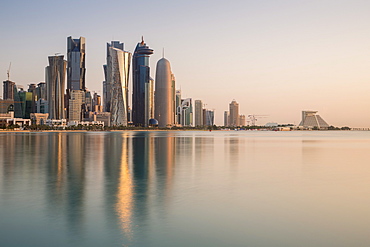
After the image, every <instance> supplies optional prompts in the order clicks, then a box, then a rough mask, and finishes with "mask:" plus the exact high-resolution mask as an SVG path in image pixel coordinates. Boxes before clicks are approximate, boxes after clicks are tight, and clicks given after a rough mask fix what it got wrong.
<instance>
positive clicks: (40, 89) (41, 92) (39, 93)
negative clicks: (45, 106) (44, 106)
mask: <svg viewBox="0 0 370 247" xmlns="http://www.w3.org/2000/svg"><path fill="white" fill-rule="evenodd" d="M36 97H37V100H39V99H44V100H46V83H45V82H40V83H38V84H37V88H36Z"/></svg>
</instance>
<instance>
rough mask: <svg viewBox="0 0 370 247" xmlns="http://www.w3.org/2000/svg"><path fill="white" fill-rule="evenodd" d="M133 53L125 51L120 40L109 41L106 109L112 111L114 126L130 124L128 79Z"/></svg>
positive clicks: (106, 72) (106, 70)
mask: <svg viewBox="0 0 370 247" xmlns="http://www.w3.org/2000/svg"><path fill="white" fill-rule="evenodd" d="M130 62H131V53H130V52H127V51H124V44H123V43H120V42H119V41H112V42H111V43H110V44H109V43H107V65H106V66H104V70H105V71H104V72H105V76H106V78H105V93H106V96H107V99H104V100H105V105H104V106H105V110H106V111H108V112H110V113H111V115H110V117H111V121H110V124H111V125H113V126H119V125H123V126H127V124H128V80H129V71H130Z"/></svg>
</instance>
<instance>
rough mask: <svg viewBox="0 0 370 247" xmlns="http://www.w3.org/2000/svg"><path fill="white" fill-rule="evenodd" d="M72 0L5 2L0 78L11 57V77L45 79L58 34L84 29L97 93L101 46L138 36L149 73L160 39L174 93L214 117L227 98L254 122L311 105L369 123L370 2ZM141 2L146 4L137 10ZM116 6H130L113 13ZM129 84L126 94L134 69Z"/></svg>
mask: <svg viewBox="0 0 370 247" xmlns="http://www.w3.org/2000/svg"><path fill="white" fill-rule="evenodd" d="M70 3H72V2H70V1H66V2H64V3H53V4H50V3H47V2H43V1H35V2H32V3H30V2H25V1H17V2H13V3H11V2H9V3H8V2H7V3H4V6H3V8H2V9H1V10H0V14H1V17H0V20H1V23H2V24H1V26H0V30H1V33H3V34H5V36H6V38H4V39H2V40H1V41H0V47H2V48H1V54H2V58H1V59H0V75H2V79H1V80H3V81H4V80H6V79H7V76H6V71H7V69H8V67H9V63H10V62H11V63H12V67H11V71H10V80H12V81H14V82H15V83H16V84H17V85H23V86H25V87H26V86H27V84H30V83H32V82H34V83H38V82H40V81H45V75H44V68H45V66H47V65H48V61H47V59H48V56H50V55H53V54H55V53H58V52H59V53H61V54H63V55H65V57H66V55H67V47H66V42H65V40H66V37H69V36H72V37H80V36H82V37H85V38H86V87H87V88H88V89H89V90H90V91H97V92H99V94H100V95H102V94H103V91H102V81H103V80H104V73H103V69H102V65H103V64H104V63H105V56H106V54H105V51H106V49H105V44H106V43H107V42H110V41H112V40H119V41H121V42H123V43H125V46H126V49H127V50H128V51H130V52H133V51H134V48H135V44H137V42H138V41H139V40H140V37H141V36H142V35H143V36H144V39H145V42H146V43H147V44H148V45H149V46H150V47H151V48H152V49H153V50H154V54H153V55H151V59H150V67H151V77H152V78H154V77H155V64H156V63H157V61H158V60H159V59H160V58H161V57H162V48H163V47H164V48H165V57H166V58H167V59H168V60H169V61H170V62H171V67H172V71H173V73H174V74H175V76H176V84H177V85H176V89H180V88H181V90H182V92H181V93H182V98H189V97H190V98H192V99H193V101H194V100H198V99H199V100H202V101H203V102H204V103H206V104H207V106H206V108H208V109H215V118H216V121H215V122H216V124H217V125H222V123H223V112H224V111H225V110H227V109H228V104H229V103H230V102H231V101H232V100H233V99H235V100H236V101H237V102H238V103H239V106H240V110H239V112H240V114H244V115H248V114H261V115H269V117H268V118H264V119H261V120H259V121H258V122H257V123H265V122H272V121H274V122H278V123H295V124H299V122H300V120H301V119H300V117H301V112H302V111H303V110H314V111H318V112H319V114H320V115H321V116H323V117H324V119H325V120H326V121H327V122H328V123H329V125H334V126H339V127H341V126H350V127H369V125H370V124H368V123H369V122H370V114H369V110H368V109H369V108H370V100H369V99H368V98H369V96H370V70H369V68H370V59H369V58H370V49H369V48H370V42H369V41H370V24H369V23H370V17H369V16H368V14H367V13H368V10H370V3H367V2H365V1H356V2H351V3H349V2H346V1H340V2H338V1H335V2H334V1H325V2H319V1H313V2H310V3H296V2H294V1H279V2H273V1H263V2H258V3H257V2H254V1H246V2H244V1H243V2H239V1H231V2H229V3H228V4H223V3H221V2H220V1H200V2H192V1H190V2H186V3H185V2H180V3H172V2H169V1H160V2H158V1H156V2H150V1H143V2H140V3H123V2H118V1H117V2H114V5H115V8H114V9H112V8H111V7H109V6H108V5H106V4H104V3H89V2H87V1H81V2H78V3H74V4H73V6H74V8H71V7H70V6H72V5H71V4H70ZM145 4H149V5H150V7H151V8H150V10H143V9H140V12H139V11H137V10H136V9H139V8H138V7H139V6H142V5H145ZM110 6H111V5H110ZM80 9H84V12H83V13H80V12H79V11H80ZM122 9H129V10H130V11H127V13H124V14H121V15H119V14H118V13H119V12H120V11H121V10H122ZM107 11H110V12H109V14H107ZM14 13H17V17H16V18H13V15H14ZM77 13H79V15H77ZM104 13H105V15H104ZM98 14H101V15H98ZM74 15H76V16H78V19H75V18H71V16H74ZM96 15H98V17H101V18H96ZM54 16H58V18H53V17H54ZM138 16H141V17H143V18H137V17H138ZM76 20H78V21H77V24H76ZM132 20H135V22H134V21H132ZM129 84H130V92H129V95H130V97H131V96H132V92H133V91H132V76H130V82H129ZM1 94H2V87H1ZM129 102H131V101H129ZM130 106H131V105H130Z"/></svg>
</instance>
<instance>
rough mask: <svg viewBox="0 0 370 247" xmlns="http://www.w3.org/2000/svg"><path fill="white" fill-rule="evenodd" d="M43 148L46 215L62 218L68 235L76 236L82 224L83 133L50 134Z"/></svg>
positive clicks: (83, 180) (83, 195) (83, 190)
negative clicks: (45, 162) (61, 216)
mask: <svg viewBox="0 0 370 247" xmlns="http://www.w3.org/2000/svg"><path fill="white" fill-rule="evenodd" d="M43 145H44V143H43ZM46 146H47V152H46V157H47V175H46V180H47V181H46V184H47V197H46V199H47V205H48V206H49V212H50V216H51V217H57V216H58V215H60V214H62V215H63V216H65V217H66V218H65V220H66V222H67V224H68V229H69V231H70V233H71V234H72V235H76V236H79V235H80V231H81V230H82V229H83V223H84V200H85V163H84V153H85V151H86V150H85V141H84V133H61V132H59V133H50V134H48V141H47V145H46Z"/></svg>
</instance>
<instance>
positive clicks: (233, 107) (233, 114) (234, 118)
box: [229, 100, 239, 127]
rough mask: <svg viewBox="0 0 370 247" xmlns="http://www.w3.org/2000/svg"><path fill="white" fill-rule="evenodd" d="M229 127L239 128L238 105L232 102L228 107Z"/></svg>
mask: <svg viewBox="0 0 370 247" xmlns="http://www.w3.org/2000/svg"><path fill="white" fill-rule="evenodd" d="M229 112H230V115H229V116H230V117H229V126H233V127H237V126H239V104H238V103H237V102H236V101H235V100H233V101H231V103H230V105H229Z"/></svg>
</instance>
